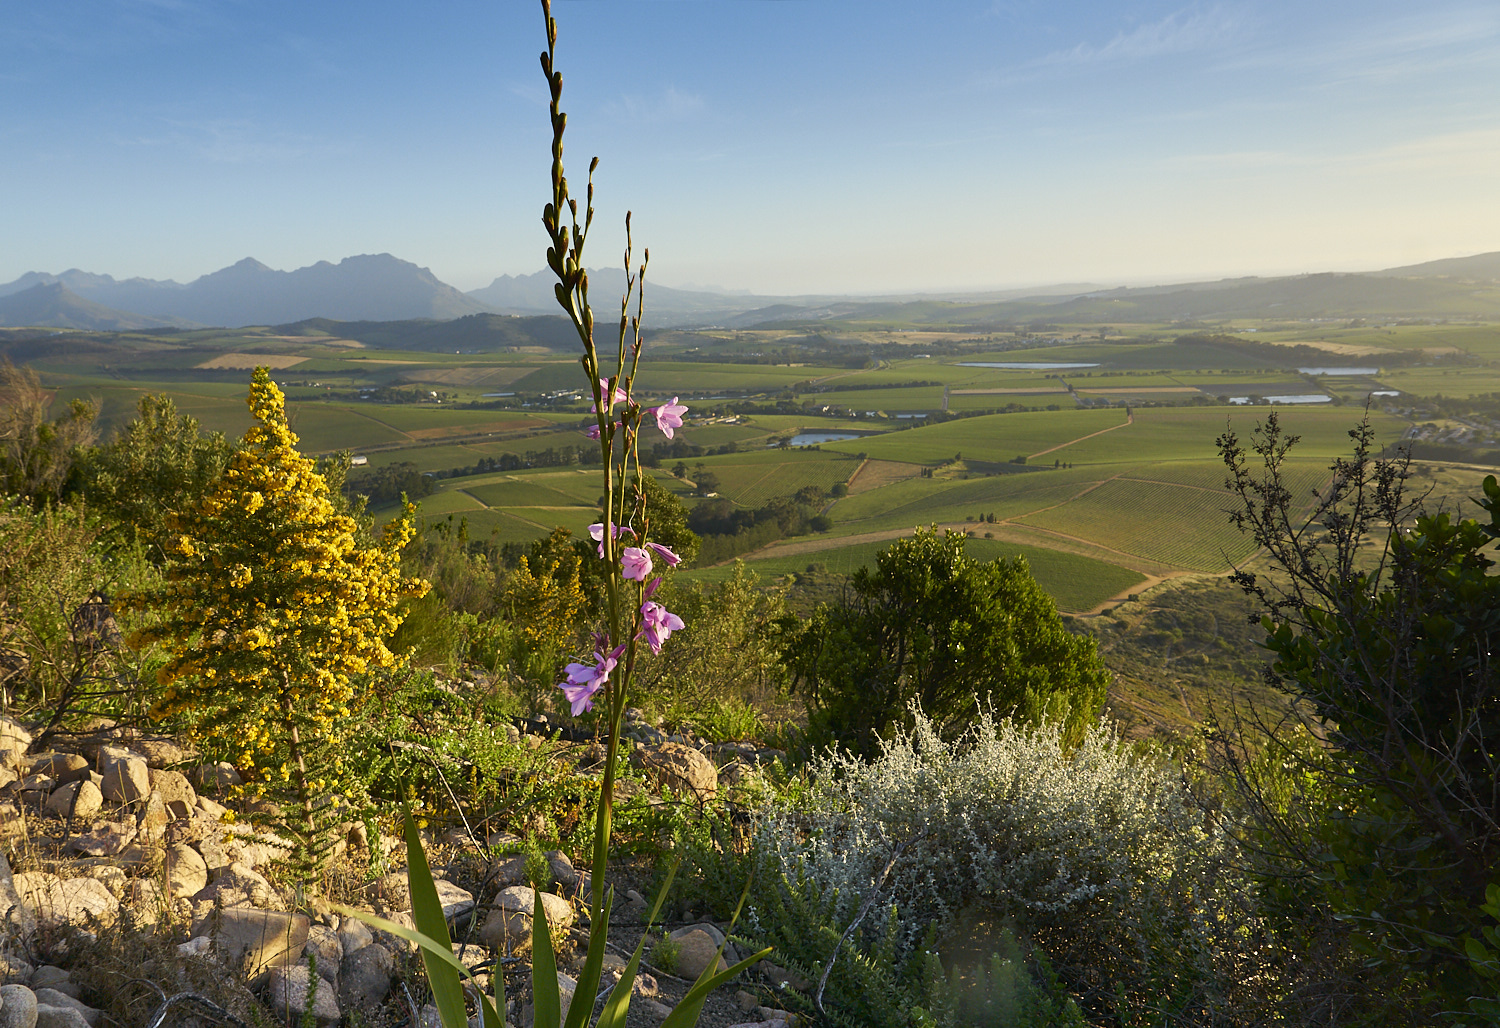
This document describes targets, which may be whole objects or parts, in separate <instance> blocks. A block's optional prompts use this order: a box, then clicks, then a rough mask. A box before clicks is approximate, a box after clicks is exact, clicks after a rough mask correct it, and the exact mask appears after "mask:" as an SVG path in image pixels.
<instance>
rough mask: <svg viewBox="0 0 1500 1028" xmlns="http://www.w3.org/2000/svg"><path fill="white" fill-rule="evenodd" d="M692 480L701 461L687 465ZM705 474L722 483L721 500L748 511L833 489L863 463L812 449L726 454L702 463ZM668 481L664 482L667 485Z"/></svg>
mask: <svg viewBox="0 0 1500 1028" xmlns="http://www.w3.org/2000/svg"><path fill="white" fill-rule="evenodd" d="M684 463H686V464H687V465H688V478H690V479H691V478H692V477H693V476H694V474H695V473H696V470H697V464H698V463H700V461H699V460H692V461H685V462H684ZM701 463H702V464H703V466H704V468H705V470H708V471H712V472H713V473H714V474H715V475H717V476H718V479H719V488H718V492H719V495H720V496H725V497H728V498H729V499H731V500H733V501H734V502H735V503H737V504H739V505H741V506H745V507H759V506H762V505H764V504H765V503H766V502H767V501H769V500H771V499H774V498H775V497H778V496H790V495H791V494H793V493H795V492H796V491H797V490H799V489H801V488H802V487H803V486H809V485H815V486H818V487H819V488H821V489H824V490H828V489H832V488H833V487H834V486H835V485H837V484H839V483H841V482H847V481H849V477H850V476H851V475H853V474H854V472H855V471H856V470H857V469H858V468H859V463H860V462H859V459H858V458H856V457H851V456H847V455H845V454H841V453H829V452H827V451H820V450H810V449H773V450H761V451H758V452H752V453H736V454H726V455H724V456H720V457H704V458H702V459H701ZM667 481H668V480H663V483H664V484H666V483H667Z"/></svg>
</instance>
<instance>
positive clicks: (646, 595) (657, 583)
mask: <svg viewBox="0 0 1500 1028" xmlns="http://www.w3.org/2000/svg"><path fill="white" fill-rule="evenodd" d="M660 588H661V578H660V577H657V578H653V579H652V580H651V581H650V582H649V583H648V584H647V585H646V591H645V592H643V593H641V599H643V600H649V599H650V598H651V597H653V596H655V595H656V590H658V589H660Z"/></svg>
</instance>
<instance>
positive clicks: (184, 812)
mask: <svg viewBox="0 0 1500 1028" xmlns="http://www.w3.org/2000/svg"><path fill="white" fill-rule="evenodd" d="M151 788H152V789H153V790H155V791H156V792H159V793H161V801H162V803H163V804H164V805H165V806H166V808H167V813H168V814H169V815H171V816H172V817H174V818H183V817H192V816H193V812H194V811H195V810H196V809H197V807H198V794H197V793H196V792H194V791H193V787H192V785H191V784H189V782H188V780H187V775H185V774H183V773H182V772H180V771H157V770H155V769H153V770H152V771H151Z"/></svg>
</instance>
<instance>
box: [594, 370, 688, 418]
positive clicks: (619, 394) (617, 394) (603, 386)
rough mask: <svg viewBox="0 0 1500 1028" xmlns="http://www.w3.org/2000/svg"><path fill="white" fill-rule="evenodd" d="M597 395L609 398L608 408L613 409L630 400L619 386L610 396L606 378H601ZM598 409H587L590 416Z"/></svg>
mask: <svg viewBox="0 0 1500 1028" xmlns="http://www.w3.org/2000/svg"><path fill="white" fill-rule="evenodd" d="M599 395H600V396H608V397H609V406H610V407H613V406H614V405H615V404H617V403H624V402H625V401H626V400H628V399H630V397H629V396H627V395H626V394H625V390H623V389H621V388H620V387H619V386H615V391H614V394H613V395H610V391H609V379H607V378H601V379H600V380H599ZM598 409H599V404H598V403H595V404H594V405H593V406H591V407H590V408H589V413H590V414H592V413H594V412H595V411H597V410H598ZM678 424H681V422H678Z"/></svg>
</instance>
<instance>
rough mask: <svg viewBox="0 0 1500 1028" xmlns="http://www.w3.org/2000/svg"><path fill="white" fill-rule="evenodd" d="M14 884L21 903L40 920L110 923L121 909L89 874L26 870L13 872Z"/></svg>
mask: <svg viewBox="0 0 1500 1028" xmlns="http://www.w3.org/2000/svg"><path fill="white" fill-rule="evenodd" d="M15 884H16V892H17V893H18V894H19V895H20V897H21V902H22V904H23V905H25V906H26V907H27V908H29V909H30V910H31V912H32V913H33V914H35V915H36V919H37V922H38V923H39V924H51V925H60V924H71V925H76V926H77V927H79V928H89V927H91V926H93V925H95V924H112V923H113V922H114V920H115V917H116V916H117V915H118V914H119V912H120V901H119V900H117V899H115V898H114V897H113V896H111V895H110V892H109V890H108V889H106V888H105V887H104V885H103V884H102V883H100V882H96V881H95V880H94V879H92V878H68V879H62V878H59V877H57V876H56V875H54V874H48V873H47V872H45V871H25V872H22V873H21V874H18V875H16V876H15Z"/></svg>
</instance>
